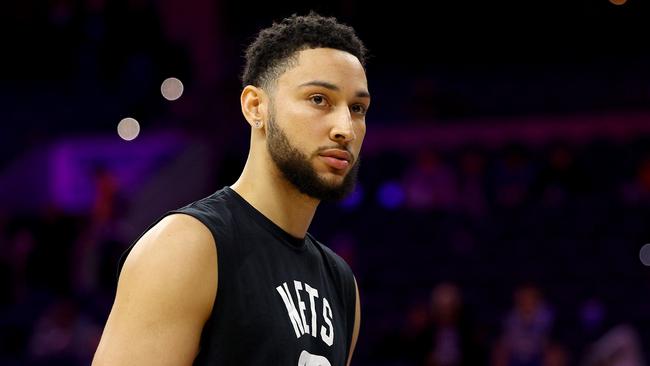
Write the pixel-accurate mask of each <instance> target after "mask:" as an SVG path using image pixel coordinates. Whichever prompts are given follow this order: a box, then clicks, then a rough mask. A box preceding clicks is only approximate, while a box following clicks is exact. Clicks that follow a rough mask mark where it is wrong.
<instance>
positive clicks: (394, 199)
mask: <svg viewBox="0 0 650 366" xmlns="http://www.w3.org/2000/svg"><path fill="white" fill-rule="evenodd" d="M377 199H378V200H379V203H380V204H381V205H382V206H384V207H386V208H389V209H393V208H397V207H399V206H401V205H402V204H403V203H404V190H403V189H402V186H400V184H399V183H397V182H386V183H384V184H382V185H381V187H379V191H378V192H377Z"/></svg>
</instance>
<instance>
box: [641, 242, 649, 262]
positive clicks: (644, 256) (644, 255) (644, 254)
mask: <svg viewBox="0 0 650 366" xmlns="http://www.w3.org/2000/svg"><path fill="white" fill-rule="evenodd" d="M639 259H641V263H643V265H644V266H648V267H650V244H646V245H644V246H643V247H641V251H639Z"/></svg>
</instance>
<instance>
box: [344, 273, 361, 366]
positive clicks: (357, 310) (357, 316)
mask: <svg viewBox="0 0 650 366" xmlns="http://www.w3.org/2000/svg"><path fill="white" fill-rule="evenodd" d="M354 288H355V289H356V293H357V295H356V301H355V305H354V328H353V330H352V342H350V352H349V355H348V363H347V365H348V366H350V362H351V361H352V353H354V347H356V345H357V338H358V337H359V328H360V326H361V303H360V301H359V286H358V285H357V280H356V278H355V279H354Z"/></svg>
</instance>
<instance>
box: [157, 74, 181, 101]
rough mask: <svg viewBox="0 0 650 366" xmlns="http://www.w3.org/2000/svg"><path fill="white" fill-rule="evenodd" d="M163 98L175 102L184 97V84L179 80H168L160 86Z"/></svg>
mask: <svg viewBox="0 0 650 366" xmlns="http://www.w3.org/2000/svg"><path fill="white" fill-rule="evenodd" d="M160 92H161V93H162V96H163V97H164V98H165V99H167V100H170V101H174V100H176V99H178V98H180V97H181V95H183V83H182V82H181V81H180V80H178V79H177V78H167V79H165V81H163V83H162V85H161V86H160Z"/></svg>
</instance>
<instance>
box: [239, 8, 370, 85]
mask: <svg viewBox="0 0 650 366" xmlns="http://www.w3.org/2000/svg"><path fill="white" fill-rule="evenodd" d="M312 48H333V49H337V50H341V51H345V52H348V53H350V54H352V55H354V56H356V58H357V59H359V62H361V65H362V66H364V67H365V62H366V52H367V50H366V47H365V46H364V44H363V42H361V40H360V39H359V37H357V35H356V33H355V31H354V29H353V28H352V27H350V26H347V25H344V24H341V23H339V22H338V21H337V20H336V18H333V17H323V16H321V15H318V14H317V13H315V12H314V11H311V12H310V13H309V15H304V16H298V15H296V14H293V15H292V16H290V17H288V18H285V19H283V20H282V21H281V22H280V23H276V22H274V23H273V25H272V26H270V27H268V28H265V29H262V30H261V31H260V32H259V34H258V35H257V38H255V40H254V41H253V42H252V43H251V44H250V45H249V46H248V48H247V49H246V53H245V58H246V66H245V68H244V72H243V74H242V78H241V79H242V85H243V86H244V87H246V86H247V85H254V86H257V87H260V88H262V89H267V90H269V91H270V90H272V89H273V86H274V85H275V82H276V81H277V79H278V78H279V77H280V75H282V74H283V73H284V72H285V71H287V70H288V69H290V68H291V67H295V66H297V62H298V57H297V54H298V52H299V51H303V50H306V49H312Z"/></svg>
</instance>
